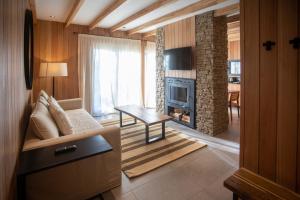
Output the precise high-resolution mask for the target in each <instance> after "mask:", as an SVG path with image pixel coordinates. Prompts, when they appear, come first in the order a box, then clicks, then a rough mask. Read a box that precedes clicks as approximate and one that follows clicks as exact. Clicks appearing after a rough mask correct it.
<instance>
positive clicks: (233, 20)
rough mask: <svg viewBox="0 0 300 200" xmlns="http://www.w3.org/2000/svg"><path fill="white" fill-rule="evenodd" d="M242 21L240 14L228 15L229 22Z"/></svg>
mask: <svg viewBox="0 0 300 200" xmlns="http://www.w3.org/2000/svg"><path fill="white" fill-rule="evenodd" d="M237 21H240V15H239V14H238V15H232V16H229V17H227V23H232V22H237Z"/></svg>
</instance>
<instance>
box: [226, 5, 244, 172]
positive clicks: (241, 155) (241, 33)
mask: <svg viewBox="0 0 300 200" xmlns="http://www.w3.org/2000/svg"><path fill="white" fill-rule="evenodd" d="M240 2H241V9H240V38H241V39H240V48H241V49H240V53H241V54H240V56H241V105H240V107H241V111H240V112H241V113H240V116H241V121H240V166H239V167H243V166H244V157H245V156H244V149H245V112H244V109H245V94H244V90H245V58H244V57H245V56H244V55H245V41H244V40H245V0H241V1H240ZM227 19H228V18H227ZM227 21H228V20H227Z"/></svg>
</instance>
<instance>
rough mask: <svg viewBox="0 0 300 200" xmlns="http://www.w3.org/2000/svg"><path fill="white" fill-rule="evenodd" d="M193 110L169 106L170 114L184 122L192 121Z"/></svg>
mask: <svg viewBox="0 0 300 200" xmlns="http://www.w3.org/2000/svg"><path fill="white" fill-rule="evenodd" d="M190 114H191V112H190V111H188V110H184V109H181V108H174V107H170V106H168V115H170V116H172V117H173V118H174V119H175V120H177V121H180V122H182V123H184V124H190V123H191V116H190Z"/></svg>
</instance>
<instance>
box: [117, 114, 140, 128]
mask: <svg viewBox="0 0 300 200" xmlns="http://www.w3.org/2000/svg"><path fill="white" fill-rule="evenodd" d="M122 121H123V118H122V111H120V127H124V126H130V125H134V124H136V121H137V120H136V118H135V117H134V122H133V123H130V124H124V125H123V122H122Z"/></svg>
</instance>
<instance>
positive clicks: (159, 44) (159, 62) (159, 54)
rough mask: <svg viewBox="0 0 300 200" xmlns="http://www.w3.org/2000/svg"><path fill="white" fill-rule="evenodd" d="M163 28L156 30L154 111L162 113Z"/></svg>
mask: <svg viewBox="0 0 300 200" xmlns="http://www.w3.org/2000/svg"><path fill="white" fill-rule="evenodd" d="M164 49H165V36H164V29H163V28H158V29H157V31H156V111H157V112H161V113H164V107H165V70H164Z"/></svg>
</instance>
